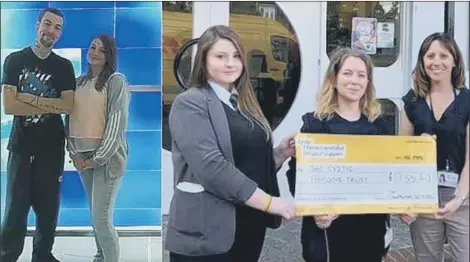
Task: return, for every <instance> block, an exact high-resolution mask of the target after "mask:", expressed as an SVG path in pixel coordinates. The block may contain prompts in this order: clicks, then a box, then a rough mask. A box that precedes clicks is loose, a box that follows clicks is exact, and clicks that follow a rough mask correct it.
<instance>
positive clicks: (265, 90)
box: [230, 2, 301, 129]
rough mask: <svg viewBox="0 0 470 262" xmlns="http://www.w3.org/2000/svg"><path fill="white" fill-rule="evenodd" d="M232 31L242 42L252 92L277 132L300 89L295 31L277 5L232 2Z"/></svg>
mask: <svg viewBox="0 0 470 262" xmlns="http://www.w3.org/2000/svg"><path fill="white" fill-rule="evenodd" d="M230 27H231V28H232V29H233V30H235V32H237V33H238V35H239V36H240V38H241V42H242V44H243V46H244V48H245V52H246V59H247V64H248V65H247V66H248V68H247V71H248V72H249V75H250V79H251V83H252V85H253V89H254V91H255V94H256V96H257V98H258V102H259V103H260V106H261V109H262V111H263V113H264V115H265V117H266V118H267V119H268V121H269V123H270V124H271V127H272V128H273V129H274V128H276V127H277V126H278V125H279V123H280V122H281V121H282V119H283V118H284V117H285V115H286V114H287V112H288V111H289V109H290V108H291V106H292V103H293V102H294V98H295V96H296V94H297V89H298V87H299V82H300V73H301V71H300V70H301V61H300V51H299V45H298V40H297V37H296V34H295V31H294V29H293V27H292V25H291V23H290V22H289V19H288V18H287V16H286V14H285V13H284V12H283V11H282V9H281V8H280V7H279V6H278V5H277V4H276V3H275V2H230Z"/></svg>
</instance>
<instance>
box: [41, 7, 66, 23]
mask: <svg viewBox="0 0 470 262" xmlns="http://www.w3.org/2000/svg"><path fill="white" fill-rule="evenodd" d="M46 13H52V14H54V15H57V16H60V17H62V18H64V13H63V12H62V11H61V10H60V9H58V8H54V7H47V8H44V9H42V10H41V12H40V13H39V16H38V22H41V21H42V18H43V17H44V15H46Z"/></svg>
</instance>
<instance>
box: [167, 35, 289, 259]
mask: <svg viewBox="0 0 470 262" xmlns="http://www.w3.org/2000/svg"><path fill="white" fill-rule="evenodd" d="M197 47H198V48H197V53H196V56H195V65H194V69H193V72H192V76H191V81H190V82H191V83H190V86H192V88H190V89H189V90H187V91H185V92H183V93H182V94H180V95H178V97H177V98H176V99H175V101H174V103H173V106H172V108H171V112H170V131H171V135H172V139H173V141H172V157H173V167H174V172H175V184H176V188H175V193H174V195H173V199H172V201H171V206H170V214H169V219H168V227H167V231H166V248H167V249H168V250H169V251H170V261H171V262H212V261H213V262H256V261H258V259H259V257H260V254H261V250H262V247H263V243H264V237H265V233H266V228H267V227H271V228H277V227H279V226H280V223H281V216H282V217H284V218H286V219H290V218H293V216H294V212H295V204H294V203H293V201H291V199H283V198H281V197H279V188H278V184H277V177H276V171H277V169H278V168H280V166H281V165H282V163H283V162H284V161H285V160H287V158H289V157H290V156H292V155H293V153H294V140H293V138H294V136H291V137H289V138H287V139H284V140H283V142H281V144H280V145H279V146H278V147H276V148H273V143H272V132H271V128H270V126H269V124H268V122H267V120H266V118H265V117H264V115H263V113H262V111H261V109H260V106H259V104H258V102H257V100H256V97H255V94H254V92H253V89H252V87H251V84H250V80H249V77H248V73H247V71H246V69H245V68H246V65H245V58H244V56H245V53H244V51H243V47H242V46H241V43H240V40H239V37H238V36H237V34H236V33H235V32H234V31H233V30H232V29H230V28H229V27H227V26H213V27H210V28H208V29H207V30H206V31H205V32H204V34H203V35H202V36H201V38H200V40H199V42H198V46H197ZM273 215H276V216H273Z"/></svg>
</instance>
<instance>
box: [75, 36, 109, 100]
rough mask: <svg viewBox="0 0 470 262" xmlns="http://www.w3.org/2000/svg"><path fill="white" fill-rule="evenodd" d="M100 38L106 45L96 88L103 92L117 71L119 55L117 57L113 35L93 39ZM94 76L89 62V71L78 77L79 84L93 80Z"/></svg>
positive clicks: (98, 37) (104, 45)
mask: <svg viewBox="0 0 470 262" xmlns="http://www.w3.org/2000/svg"><path fill="white" fill-rule="evenodd" d="M95 39H99V40H101V42H102V43H103V47H104V60H105V62H104V65H103V70H102V71H101V73H100V75H99V76H98V79H97V80H96V84H95V89H96V90H97V91H99V92H101V91H102V90H103V88H104V86H105V84H106V82H107V81H108V79H109V77H110V76H111V75H112V74H113V73H114V72H116V68H117V57H116V49H117V48H116V41H115V40H114V38H113V37H112V36H109V35H98V36H97V37H94V38H93V40H95ZM92 77H93V75H92V73H91V66H90V63H88V71H87V73H86V74H84V75H82V76H80V77H79V78H78V79H77V85H82V84H85V83H86V81H88V80H91V78H92Z"/></svg>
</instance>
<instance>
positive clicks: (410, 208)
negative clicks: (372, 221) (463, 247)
mask: <svg viewBox="0 0 470 262" xmlns="http://www.w3.org/2000/svg"><path fill="white" fill-rule="evenodd" d="M296 158H297V170H296V174H297V179H296V186H295V188H296V194H295V200H296V204H297V208H296V215H298V216H309V215H314V216H317V217H316V219H317V220H319V221H320V222H321V221H322V220H323V221H324V222H325V223H326V224H328V223H327V222H329V223H331V221H333V220H334V219H335V218H336V217H335V216H334V215H341V214H409V215H404V216H403V219H404V220H405V222H407V223H411V222H413V220H414V218H415V217H416V216H415V215H413V214H417V213H424V214H426V213H429V214H433V213H436V212H437V211H438V208H439V205H438V184H437V171H436V170H437V168H436V146H435V141H434V139H432V138H431V137H427V136H422V137H407V136H354V135H325V134H304V133H300V134H298V135H297V136H296ZM318 215H322V216H324V217H318ZM325 215H327V216H325Z"/></svg>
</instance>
